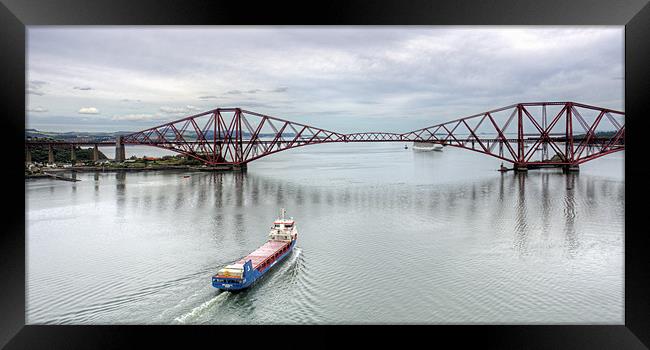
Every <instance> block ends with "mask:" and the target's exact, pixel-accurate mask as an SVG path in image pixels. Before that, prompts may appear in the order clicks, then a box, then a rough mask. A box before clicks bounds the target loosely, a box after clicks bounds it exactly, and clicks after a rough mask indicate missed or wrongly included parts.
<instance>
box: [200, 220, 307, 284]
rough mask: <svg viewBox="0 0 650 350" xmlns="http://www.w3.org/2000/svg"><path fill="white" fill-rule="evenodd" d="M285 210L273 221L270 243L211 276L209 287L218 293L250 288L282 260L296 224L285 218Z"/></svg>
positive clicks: (292, 243) (289, 248)
mask: <svg viewBox="0 0 650 350" xmlns="http://www.w3.org/2000/svg"><path fill="white" fill-rule="evenodd" d="M284 215H285V210H284V209H282V210H281V212H280V217H279V218H278V219H277V220H275V221H274V222H273V226H271V232H270V233H269V240H268V241H267V242H266V243H264V245H262V246H261V247H259V248H257V249H256V250H255V251H254V252H252V253H250V254H248V256H246V257H244V258H242V259H240V260H238V261H237V262H235V263H233V264H230V265H228V266H226V267H224V268H222V269H221V270H219V272H217V274H216V275H214V276H212V286H213V287H215V288H218V289H221V290H240V289H245V288H248V287H250V285H251V284H253V282H255V281H256V280H257V279H258V278H260V277H262V275H264V274H265V273H266V272H268V271H269V270H270V269H271V268H272V267H273V266H275V264H277V263H278V262H279V261H281V260H282V259H284V258H285V257H286V256H287V255H289V253H291V251H292V250H293V247H294V246H295V245H296V240H297V239H298V230H297V229H296V223H295V221H294V220H293V218H291V219H285V217H284Z"/></svg>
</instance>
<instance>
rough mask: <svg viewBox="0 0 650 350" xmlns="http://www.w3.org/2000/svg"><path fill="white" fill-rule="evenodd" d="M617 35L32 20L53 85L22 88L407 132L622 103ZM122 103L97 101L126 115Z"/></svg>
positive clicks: (53, 97) (154, 106) (32, 38)
mask: <svg viewBox="0 0 650 350" xmlns="http://www.w3.org/2000/svg"><path fill="white" fill-rule="evenodd" d="M623 34H624V31H623V27H573V28H571V27H554V28H553V27H542V28H540V27H514V28H511V27H507V28H506V27H471V28H470V27H463V28H458V27H401V28H400V27H360V28H353V27H334V28H305V27H283V28H277V27H249V28H184V29H182V30H179V29H178V28H137V27H128V28H46V27H38V28H33V29H30V31H28V35H29V40H28V45H29V46H28V53H29V54H28V60H29V62H28V67H29V73H30V74H31V72H38V73H39V74H41V75H38V77H39V78H40V77H47V80H48V81H50V82H51V84H50V85H47V86H46V88H47V89H46V90H44V89H40V87H41V86H43V84H45V82H44V81H42V80H36V82H38V83H35V84H30V85H29V89H28V91H27V93H34V94H38V95H43V94H46V95H45V96H44V97H40V98H38V102H39V103H42V104H44V105H47V106H48V107H49V108H50V109H52V110H63V109H64V107H66V106H65V105H64V103H69V101H68V100H66V99H64V98H59V97H60V96H59V95H58V93H59V92H56V91H54V88H53V87H54V86H72V85H74V84H78V81H87V82H90V81H93V82H94V81H100V82H101V84H102V85H101V86H102V89H101V92H102V93H106V94H111V96H129V95H131V96H133V95H136V96H142V98H143V99H145V98H146V101H147V103H142V104H141V106H142V108H143V109H142V111H143V112H144V113H150V114H153V113H156V112H160V111H159V108H160V106H166V105H170V106H172V107H174V106H187V105H191V104H192V103H196V104H204V105H208V104H210V106H208V107H207V108H205V109H208V108H214V107H219V106H241V107H242V108H251V109H253V108H260V109H269V110H272V111H273V112H274V113H275V114H276V116H278V117H285V118H290V117H291V118H297V119H296V121H300V120H303V119H304V118H309V115H312V113H314V115H316V114H315V113H318V112H320V111H341V113H328V118H322V119H319V120H318V121H317V123H314V125H317V126H320V127H323V128H329V129H332V130H342V129H346V128H350V129H352V130H355V128H356V127H355V125H357V126H358V127H361V126H365V125H366V121H369V120H372V118H375V119H374V120H376V122H377V126H376V128H377V129H383V128H384V127H382V125H384V126H385V127H386V128H388V127H391V128H392V127H394V125H400V127H402V128H404V129H406V130H402V131H408V129H410V128H419V127H423V126H426V125H430V124H433V123H434V122H441V121H444V120H448V119H452V118H456V117H459V116H463V115H469V114H474V113H478V112H480V111H484V110H488V109H491V108H496V107H500V106H504V105H509V104H512V103H516V102H525V101H531V100H575V101H578V102H585V103H589V104H594V105H602V106H604V107H609V108H613V109H623V106H624V105H623V84H624V80H623V78H622V76H623V75H624V69H623V39H624V35H623ZM97 42H101V43H102V45H101V46H99V47H98V46H97V44H96V43H97ZM209 42H219V43H220V44H219V45H218V47H213V46H211V45H206V43H209ZM90 46H92V47H96V48H97V49H96V50H87V47H90ZM198 48H200V50H199V49H198ZM124 51H129V52H131V54H130V55H122V54H120V53H121V52H124ZM162 52H164V53H165V54H164V55H162V54H161V53H162ZM223 52H228V53H229V54H228V55H223ZM566 52H570V53H571V54H569V55H567V54H566ZM188 53H192V54H188ZM194 53H196V54H194ZM233 56H236V57H237V58H238V59H237V60H232V57H233ZM260 57H264V59H260ZM66 67H70V69H69V70H66V69H67V68H66ZM33 76H35V75H33ZM70 76H74V77H75V79H83V80H78V81H77V82H74V81H73V82H71V81H70V80H69V79H70V78H69V77H70ZM35 77H36V76H35ZM619 77H620V78H619ZM132 78H137V79H132ZM617 78H619V79H617ZM97 79H100V80H97ZM55 82H56V84H55ZM134 82H135V83H134ZM176 82H177V83H178V84H174V83H176ZM30 83H31V82H30ZM167 83H169V84H167ZM98 84H99V83H98ZM129 84H133V85H129ZM253 87H255V88H253ZM288 87H291V88H290V89H289V88H288ZM68 90H69V89H68ZM97 93H99V91H98V92H97ZM77 95H81V94H77ZM75 98H77V100H75V105H79V106H83V105H94V104H95V103H96V101H94V100H91V99H82V98H81V97H79V96H76V97H75ZM217 102H218V103H217ZM212 103H214V104H212ZM57 104H58V106H57ZM121 105H122V106H113V107H110V108H113V109H112V110H107V108H109V107H105V106H104V105H102V106H101V108H102V112H103V114H104V115H128V114H129V112H132V108H133V107H132V106H129V105H126V104H121ZM199 107H200V108H201V109H203V108H204V106H203V105H202V106H199ZM175 108H179V107H175ZM342 111H345V112H342ZM261 112H263V111H261ZM319 115H320V114H319ZM361 120H363V123H362V122H357V121H361ZM423 120H424V121H426V123H425V125H422V123H423ZM124 122H125V123H126V122H127V121H126V120H124ZM321 123H322V125H321ZM124 125H128V124H124ZM359 131H362V130H359ZM390 131H399V130H390Z"/></svg>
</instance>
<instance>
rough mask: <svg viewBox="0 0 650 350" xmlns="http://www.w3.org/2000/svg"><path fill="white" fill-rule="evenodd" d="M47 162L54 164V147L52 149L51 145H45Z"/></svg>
mask: <svg viewBox="0 0 650 350" xmlns="http://www.w3.org/2000/svg"><path fill="white" fill-rule="evenodd" d="M47 164H54V149H52V145H47Z"/></svg>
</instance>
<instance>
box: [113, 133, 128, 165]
mask: <svg viewBox="0 0 650 350" xmlns="http://www.w3.org/2000/svg"><path fill="white" fill-rule="evenodd" d="M123 142H124V140H123V137H122V136H118V137H117V140H115V161H116V162H120V163H121V162H124V160H125V159H126V152H125V150H124V143H123Z"/></svg>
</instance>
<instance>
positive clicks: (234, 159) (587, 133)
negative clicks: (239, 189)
mask: <svg viewBox="0 0 650 350" xmlns="http://www.w3.org/2000/svg"><path fill="white" fill-rule="evenodd" d="M624 137H625V113H624V112H620V111H615V110H611V109H607V108H601V107H595V106H589V105H585V104H580V103H574V102H535V103H520V104H515V105H511V106H508V107H503V108H499V109H495V110H492V111H488V112H483V113H479V114H475V115H472V116H468V117H464V118H460V119H456V120H452V121H449V122H445V123H442V124H437V125H433V126H430V127H426V128H422V129H418V130H415V131H411V132H406V133H402V134H399V133H385V132H366V133H352V134H344V133H339V132H334V131H330V130H325V129H321V128H317V127H314V126H309V125H305V124H301V123H296V122H292V121H288V120H284V119H280V118H276V117H271V116H267V115H263V114H259V113H255V112H250V111H247V110H243V109H239V108H217V109H213V110H210V111H207V112H203V113H200V114H196V115H192V116H189V117H186V118H183V119H180V120H176V121H173V122H169V123H166V124H162V125H159V126H156V127H153V128H149V129H146V130H142V131H139V132H136V133H132V134H129V135H125V136H123V137H122V140H121V143H122V144H137V145H150V146H156V147H160V148H164V149H168V150H171V151H175V152H178V153H181V154H184V155H187V156H189V157H192V158H195V159H198V160H200V161H202V162H204V163H205V164H207V165H244V164H246V163H248V162H250V161H253V160H255V159H258V158H261V157H264V156H267V155H270V154H273V153H276V152H280V151H284V150H288V149H291V148H296V147H301V146H306V145H315V144H321V143H334V142H341V143H347V142H427V143H436V144H441V145H444V146H452V147H458V148H464V149H468V150H471V151H475V152H479V153H483V154H486V155H489V156H492V157H496V158H499V159H501V160H503V161H506V162H510V163H513V164H514V165H515V166H519V167H527V166H536V165H540V166H543V165H549V166H563V165H569V166H572V165H579V164H581V163H584V162H586V161H589V160H592V159H595V158H598V157H602V156H604V155H607V154H610V153H614V152H618V151H621V150H624V148H625V142H624V139H625V138H624Z"/></svg>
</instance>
